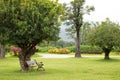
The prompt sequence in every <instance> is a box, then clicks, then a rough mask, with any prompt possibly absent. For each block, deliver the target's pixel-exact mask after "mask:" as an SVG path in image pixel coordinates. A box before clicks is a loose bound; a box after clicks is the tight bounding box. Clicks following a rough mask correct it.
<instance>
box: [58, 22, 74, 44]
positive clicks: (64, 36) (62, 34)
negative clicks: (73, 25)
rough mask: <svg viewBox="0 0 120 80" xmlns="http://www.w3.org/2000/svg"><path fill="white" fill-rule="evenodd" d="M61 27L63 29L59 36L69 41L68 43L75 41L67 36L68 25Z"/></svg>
mask: <svg viewBox="0 0 120 80" xmlns="http://www.w3.org/2000/svg"><path fill="white" fill-rule="evenodd" d="M60 27H61V29H60V35H59V36H60V37H61V39H62V40H64V41H68V42H69V41H73V40H72V39H70V38H69V37H68V36H67V35H66V31H65V29H66V28H68V27H69V26H66V25H64V24H63V25H61V26H60Z"/></svg>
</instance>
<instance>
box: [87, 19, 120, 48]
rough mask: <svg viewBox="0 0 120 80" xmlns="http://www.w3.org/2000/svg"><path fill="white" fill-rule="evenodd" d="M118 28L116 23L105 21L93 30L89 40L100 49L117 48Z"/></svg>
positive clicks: (119, 32)
mask: <svg viewBox="0 0 120 80" xmlns="http://www.w3.org/2000/svg"><path fill="white" fill-rule="evenodd" d="M119 34H120V28H119V25H118V24H117V23H114V22H112V21H110V20H109V19H106V21H104V22H102V23H101V24H99V25H98V26H97V28H96V29H95V28H94V29H93V30H92V31H91V32H90V34H89V38H88V39H89V40H90V43H91V44H94V45H98V46H100V47H105V48H109V47H113V46H118V44H119V42H120V37H119Z"/></svg>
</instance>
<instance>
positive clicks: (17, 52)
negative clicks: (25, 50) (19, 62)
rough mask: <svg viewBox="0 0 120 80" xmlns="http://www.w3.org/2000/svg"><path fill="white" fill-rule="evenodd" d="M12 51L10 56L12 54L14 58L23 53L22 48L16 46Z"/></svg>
mask: <svg viewBox="0 0 120 80" xmlns="http://www.w3.org/2000/svg"><path fill="white" fill-rule="evenodd" d="M10 50H11V52H10V54H11V55H14V56H17V55H18V54H20V53H21V51H22V49H21V48H19V47H15V46H12V47H11V48H10Z"/></svg>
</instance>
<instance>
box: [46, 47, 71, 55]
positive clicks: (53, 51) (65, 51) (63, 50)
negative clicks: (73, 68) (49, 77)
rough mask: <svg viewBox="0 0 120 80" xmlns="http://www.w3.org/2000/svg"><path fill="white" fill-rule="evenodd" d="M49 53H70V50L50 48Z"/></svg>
mask: <svg viewBox="0 0 120 80" xmlns="http://www.w3.org/2000/svg"><path fill="white" fill-rule="evenodd" d="M48 53H56V54H69V53H70V50H68V49H65V48H60V49H58V48H55V49H49V50H48Z"/></svg>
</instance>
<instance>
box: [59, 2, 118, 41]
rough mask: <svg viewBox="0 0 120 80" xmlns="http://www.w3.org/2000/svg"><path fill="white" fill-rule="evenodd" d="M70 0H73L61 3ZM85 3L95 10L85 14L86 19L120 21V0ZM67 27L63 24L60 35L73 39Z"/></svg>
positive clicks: (66, 39) (64, 38) (92, 20)
mask: <svg viewBox="0 0 120 80" xmlns="http://www.w3.org/2000/svg"><path fill="white" fill-rule="evenodd" d="M70 1H72V0H59V2H60V3H63V2H66V3H69V2H70ZM85 5H89V6H94V7H95V11H93V12H91V14H90V15H84V21H89V22H101V21H104V20H105V19H106V18H109V19H110V20H111V21H113V22H117V23H120V0H86V3H85ZM66 27H67V26H65V25H62V27H61V33H60V37H61V38H62V39H63V40H65V41H72V40H71V39H69V38H68V36H67V35H66V31H65V28H66ZM66 36H67V37H66Z"/></svg>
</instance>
